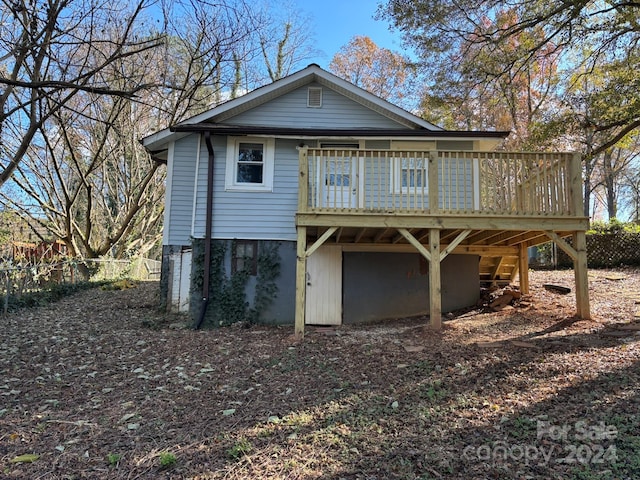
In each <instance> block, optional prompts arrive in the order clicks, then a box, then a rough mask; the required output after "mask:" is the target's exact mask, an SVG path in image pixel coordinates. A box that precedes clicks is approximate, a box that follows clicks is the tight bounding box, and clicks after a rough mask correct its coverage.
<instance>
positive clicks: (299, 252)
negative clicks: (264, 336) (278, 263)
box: [295, 227, 307, 338]
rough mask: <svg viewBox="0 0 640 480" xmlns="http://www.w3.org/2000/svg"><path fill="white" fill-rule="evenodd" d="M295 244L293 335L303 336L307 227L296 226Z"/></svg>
mask: <svg viewBox="0 0 640 480" xmlns="http://www.w3.org/2000/svg"><path fill="white" fill-rule="evenodd" d="M297 230H298V239H297V240H298V241H297V245H296V310H295V314H296V317H295V335H296V336H297V337H300V338H302V337H304V322H305V318H304V316H305V308H306V291H307V255H306V253H305V252H306V249H307V228H306V227H298V228H297Z"/></svg>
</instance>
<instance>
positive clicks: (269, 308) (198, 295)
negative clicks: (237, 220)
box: [190, 239, 296, 325]
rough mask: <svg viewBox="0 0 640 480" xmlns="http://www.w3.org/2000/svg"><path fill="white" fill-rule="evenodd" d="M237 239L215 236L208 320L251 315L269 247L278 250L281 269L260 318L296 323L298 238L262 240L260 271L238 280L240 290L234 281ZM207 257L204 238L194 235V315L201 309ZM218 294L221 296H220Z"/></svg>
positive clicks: (259, 249) (192, 310)
mask: <svg viewBox="0 0 640 480" xmlns="http://www.w3.org/2000/svg"><path fill="white" fill-rule="evenodd" d="M233 243H234V241H233V240H212V266H211V276H210V279H211V280H210V282H211V285H210V292H211V298H210V301H209V306H208V309H207V313H206V315H205V321H204V324H205V325H207V324H209V325H211V324H212V322H214V321H215V320H216V319H217V320H223V321H227V320H229V319H231V318H235V320H239V319H238V318H237V315H238V313H239V312H241V311H244V312H245V313H246V314H247V315H249V312H250V311H251V309H253V308H254V307H255V299H256V291H257V290H258V283H259V282H261V281H262V276H261V273H262V272H261V270H260V269H261V261H260V255H262V253H261V252H265V251H267V249H269V250H271V249H273V250H274V251H275V253H276V262H277V263H278V265H279V273H278V274H277V276H276V277H275V279H273V284H274V285H275V289H274V292H273V293H272V294H271V295H270V296H269V300H268V302H266V305H265V306H264V307H263V309H262V310H260V311H259V312H258V318H257V321H258V323H262V324H292V323H293V322H294V318H295V289H296V282H295V269H296V245H295V242H286V241H269V240H261V241H259V242H258V256H259V259H258V274H257V275H255V276H254V275H249V276H248V278H247V279H246V281H245V282H239V283H238V284H237V285H238V286H239V290H234V288H235V285H236V284H234V283H233V282H232V276H231V257H232V247H233ZM221 251H223V255H221V256H220V255H219V252H221ZM203 258H204V240H203V239H194V240H193V263H192V272H191V278H192V286H191V306H190V314H191V316H192V317H193V318H194V319H196V318H199V315H200V309H201V299H202V290H201V288H202V287H201V285H202V276H203V272H204V268H203V265H202V261H203ZM216 295H218V296H220V297H221V298H216ZM247 318H249V317H247Z"/></svg>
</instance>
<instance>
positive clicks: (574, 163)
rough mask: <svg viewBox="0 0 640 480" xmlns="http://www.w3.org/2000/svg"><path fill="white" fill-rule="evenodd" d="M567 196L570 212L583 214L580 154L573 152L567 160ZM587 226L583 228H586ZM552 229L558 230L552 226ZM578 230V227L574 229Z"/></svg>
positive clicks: (578, 215)
mask: <svg viewBox="0 0 640 480" xmlns="http://www.w3.org/2000/svg"><path fill="white" fill-rule="evenodd" d="M569 177H570V178H569V197H570V198H571V213H572V214H573V215H575V216H576V217H581V216H584V199H583V197H582V155H581V154H579V153H574V154H573V158H571V159H570V160H569ZM587 228H589V227H588V226H587V227H586V228H584V230H587ZM552 230H559V229H557V228H554V229H552ZM576 230H579V229H576Z"/></svg>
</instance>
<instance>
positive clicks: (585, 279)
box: [573, 232, 591, 319]
mask: <svg viewBox="0 0 640 480" xmlns="http://www.w3.org/2000/svg"><path fill="white" fill-rule="evenodd" d="M573 244H574V245H575V246H576V257H577V258H576V259H575V260H574V262H573V270H574V275H575V280H576V313H577V315H578V317H580V318H584V319H590V318H591V308H590V306H589V270H588V268H587V238H586V236H585V233H584V232H575V233H574V234H573Z"/></svg>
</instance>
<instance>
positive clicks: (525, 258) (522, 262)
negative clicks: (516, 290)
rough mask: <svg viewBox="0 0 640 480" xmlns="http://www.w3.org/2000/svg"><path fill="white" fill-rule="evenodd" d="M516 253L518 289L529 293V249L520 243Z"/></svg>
mask: <svg viewBox="0 0 640 480" xmlns="http://www.w3.org/2000/svg"><path fill="white" fill-rule="evenodd" d="M519 253H520V254H519V255H518V264H519V265H518V270H519V272H520V291H521V292H522V293H529V249H528V248H527V247H526V246H525V245H520V252H519Z"/></svg>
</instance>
